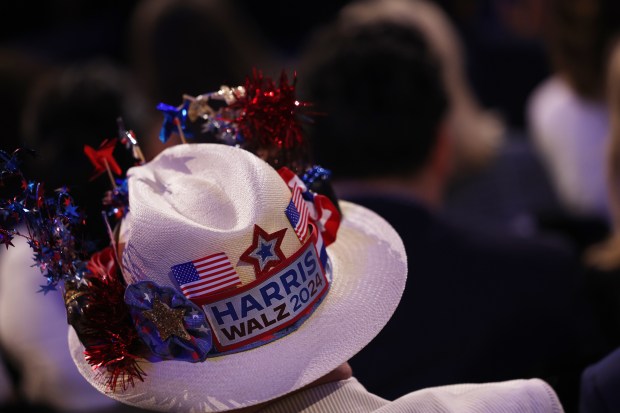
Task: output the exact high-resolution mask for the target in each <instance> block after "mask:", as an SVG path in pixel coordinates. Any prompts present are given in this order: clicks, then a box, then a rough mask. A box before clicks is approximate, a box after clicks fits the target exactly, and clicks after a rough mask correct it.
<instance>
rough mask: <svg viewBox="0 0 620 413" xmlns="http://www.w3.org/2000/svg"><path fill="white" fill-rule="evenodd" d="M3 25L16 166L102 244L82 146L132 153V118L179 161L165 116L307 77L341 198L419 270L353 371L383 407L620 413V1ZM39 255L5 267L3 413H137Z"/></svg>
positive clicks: (162, 10) (266, 11) (382, 3)
mask: <svg viewBox="0 0 620 413" xmlns="http://www.w3.org/2000/svg"><path fill="white" fill-rule="evenodd" d="M9 7H10V8H13V9H12V10H11V11H10V12H8V14H7V15H9V14H10V15H15V16H16V18H18V19H20V25H19V26H15V27H14V28H11V29H9V28H8V26H5V27H3V28H2V29H1V30H0V90H1V94H0V96H2V97H3V99H2V101H1V102H0V105H2V114H3V125H4V128H3V132H2V140H1V142H2V144H1V145H0V149H3V150H5V151H9V152H10V151H12V150H13V149H15V148H17V147H26V148H30V149H33V150H35V151H36V156H35V158H34V160H33V161H29V162H27V163H26V165H25V168H26V172H27V173H28V175H29V176H31V177H32V178H33V179H41V180H43V181H45V183H46V186H47V187H48V188H55V187H59V186H62V185H70V186H71V187H72V189H74V190H75V192H76V193H77V194H78V195H77V199H78V200H79V203H80V205H82V208H84V210H85V211H86V212H87V214H88V215H89V216H91V217H94V218H93V219H92V222H90V225H91V227H92V228H93V234H94V235H93V242H95V243H97V242H104V241H101V240H103V239H105V228H104V225H103V222H101V218H100V214H99V212H98V208H100V200H101V195H102V194H103V192H104V191H105V189H106V185H109V183H107V182H106V181H104V180H100V181H97V180H95V181H89V172H90V166H89V165H88V162H87V160H86V158H85V157H84V155H83V154H82V149H83V146H84V145H85V144H87V145H91V146H97V145H98V144H99V143H100V142H101V141H102V140H103V139H105V138H111V137H114V136H117V135H118V132H117V123H116V122H117V121H116V119H117V118H118V117H119V116H121V117H122V118H123V119H124V122H125V124H126V125H127V126H128V128H130V129H132V130H133V131H135V133H136V135H137V136H138V138H139V139H140V143H141V145H142V149H143V151H144V154H145V156H146V158H147V159H152V158H153V157H154V156H156V155H157V154H158V153H159V152H161V151H162V150H163V149H164V148H165V147H166V146H169V145H171V144H174V143H175V142H174V140H172V139H171V140H170V141H168V143H162V142H160V141H159V140H158V139H157V136H158V134H159V128H160V126H161V120H162V119H161V113H160V112H158V111H157V110H156V109H155V107H156V105H157V103H159V102H166V103H170V104H177V103H178V102H180V101H181V99H182V95H183V93H189V94H192V95H198V94H200V93H205V92H210V91H215V90H217V89H218V88H219V87H220V86H221V85H222V84H227V85H230V86H236V85H241V84H242V83H243V81H244V79H245V76H247V75H249V74H250V73H252V70H253V69H254V68H256V69H259V70H262V72H263V73H265V74H266V75H269V76H272V77H274V78H276V77H277V76H278V75H279V73H280V71H281V70H282V69H285V70H287V71H288V72H289V73H292V72H293V71H295V72H296V74H297V82H298V83H297V85H298V90H297V92H298V97H299V99H300V100H302V101H307V102H311V104H312V110H313V112H315V113H316V116H315V117H314V120H313V122H312V123H311V124H310V125H308V127H307V130H306V132H307V134H308V137H309V139H310V141H311V143H312V148H313V152H314V156H315V158H316V159H317V161H318V163H320V164H321V165H322V166H324V167H326V168H328V169H330V170H331V171H332V172H333V181H334V188H335V192H336V195H337V196H338V197H339V198H341V199H347V200H352V201H354V202H356V203H359V204H361V205H364V206H366V207H368V208H370V209H373V210H375V211H376V212H378V213H379V214H380V215H381V216H383V217H384V218H385V219H386V220H387V221H388V222H390V224H392V226H393V227H394V228H395V229H396V230H397V231H398V232H399V234H400V235H401V237H402V238H403V241H404V244H405V248H406V250H407V255H408V259H409V276H408V281H407V287H406V290H405V294H404V296H403V299H402V301H401V304H400V306H399V308H398V310H397V312H396V314H395V316H394V317H393V318H392V320H391V321H390V322H389V323H388V325H387V326H386V328H385V329H384V330H383V331H382V332H381V333H380V334H379V336H377V338H376V339H375V340H374V341H373V342H372V343H371V344H370V345H369V346H368V347H366V348H365V349H364V350H362V352H361V353H359V354H358V355H357V356H355V357H354V358H353V359H352V361H351V365H352V367H353V370H354V374H355V376H356V377H357V378H358V379H359V380H360V381H361V382H362V383H363V384H364V385H365V386H366V387H367V388H368V389H369V390H370V391H372V392H373V393H375V394H377V395H379V396H382V397H385V398H388V399H393V398H396V397H398V396H399V395H401V394H403V393H406V392H410V391H413V390H416V389H421V388H425V387H429V386H438V385H445V384H454V383H482V382H489V381H499V380H509V379H515V378H530V377H540V378H542V379H544V380H546V381H547V382H548V383H550V384H551V386H552V387H553V388H554V390H555V391H556V392H557V393H558V395H559V397H560V400H561V401H562V404H563V405H564V408H565V410H566V411H567V412H607V411H609V412H613V411H620V396H618V393H617V391H616V390H615V388H617V386H616V383H618V384H620V350H618V351H616V348H620V347H619V346H620V37H619V36H618V34H620V4H618V3H617V2H615V1H613V0H473V1H472V0H438V1H432V0H366V1H344V0H341V1H331V2H319V3H316V2H313V3H308V4H303V3H302V4H295V5H294V6H293V5H291V4H289V3H279V2H273V1H269V0H267V1H261V2H250V1H241V0H236V1H224V0H131V1H115V2H102V3H101V4H97V5H94V4H88V5H87V4H86V3H84V2H77V1H73V2H71V1H66V0H65V1H60V0H57V1H49V2H46V3H45V4H41V5H37V6H36V7H37V8H41V9H42V10H41V11H40V13H39V12H38V13H33V12H32V10H29V8H31V7H35V6H32V5H27V4H26V3H23V2H21V3H20V2H14V4H12V5H11V6H9ZM22 15H23V16H28V17H27V18H22ZM119 159H120V161H121V162H125V163H126V164H129V163H131V160H130V159H123V156H122V155H119ZM16 244H17V243H16ZM29 254H30V252H29V249H28V248H27V245H26V243H25V242H24V243H21V242H20V243H19V244H18V245H16V248H15V249H12V248H11V249H8V250H6V251H4V250H3V251H1V253H0V410H2V409H6V410H7V411H9V410H14V411H28V409H30V410H31V411H44V412H71V411H86V410H87V409H88V411H93V412H94V411H97V412H106V411H128V412H130V411H137V409H133V408H129V407H121V406H120V405H118V404H116V403H115V402H113V401H112V400H111V399H107V398H106V397H105V396H103V395H100V394H99V393H97V391H96V390H94V389H92V388H91V387H90V386H89V385H88V384H87V383H86V382H85V381H84V380H83V379H82V377H81V376H80V375H79V373H78V372H77V369H76V368H75V367H74V365H73V363H72V362H71V360H70V356H69V351H68V349H67V343H66V331H67V330H66V328H65V327H64V326H65V324H66V321H65V319H64V306H63V302H62V298H61V297H60V295H58V294H56V295H55V294H53V293H52V294H46V295H43V294H37V293H36V291H37V290H38V288H39V287H38V286H39V284H40V280H39V278H41V275H40V273H39V270H38V269H35V268H32V267H31V263H32V260H31V256H30V255H29ZM395 361H398V362H395ZM2 411H5V410H2Z"/></svg>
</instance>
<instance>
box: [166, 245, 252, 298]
mask: <svg viewBox="0 0 620 413" xmlns="http://www.w3.org/2000/svg"><path fill="white" fill-rule="evenodd" d="M172 274H173V275H174V278H175V279H176V280H177V282H178V283H179V286H180V287H181V292H183V294H184V295H185V296H186V297H187V298H189V299H191V300H196V299H199V298H203V297H206V296H209V295H211V294H214V293H217V292H220V291H222V290H225V289H228V288H230V287H232V286H236V285H239V284H241V280H240V279H239V275H238V274H237V272H236V271H235V269H234V268H233V266H232V264H231V263H230V261H229V260H228V257H227V256H226V254H224V253H223V252H220V253H217V254H213V255H208V256H206V257H204V258H200V259H198V260H194V261H190V262H187V263H185V264H178V265H175V266H173V267H172Z"/></svg>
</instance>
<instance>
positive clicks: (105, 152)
mask: <svg viewBox="0 0 620 413" xmlns="http://www.w3.org/2000/svg"><path fill="white" fill-rule="evenodd" d="M115 147H116V138H113V139H106V140H104V141H103V142H102V143H101V145H99V149H95V148H93V147H92V146H88V145H84V153H85V154H86V156H87V157H88V160H89V161H90V163H92V164H93V166H94V167H95V172H94V173H93V176H92V177H91V178H90V179H91V181H92V180H93V179H95V178H96V177H98V176H99V175H101V174H102V173H104V172H105V171H106V169H108V168H110V170H111V171H112V172H114V173H115V174H116V175H120V174H121V173H122V171H121V167H120V166H118V164H117V163H116V159H114V156H113V155H112V153H113V152H114V148H115ZM106 164H107V167H106Z"/></svg>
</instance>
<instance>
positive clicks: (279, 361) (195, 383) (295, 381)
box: [69, 202, 407, 412]
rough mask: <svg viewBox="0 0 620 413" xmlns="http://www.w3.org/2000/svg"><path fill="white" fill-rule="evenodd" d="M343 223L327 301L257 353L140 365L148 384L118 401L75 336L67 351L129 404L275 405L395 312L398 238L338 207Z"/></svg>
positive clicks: (401, 266) (358, 212) (357, 346)
mask: <svg viewBox="0 0 620 413" xmlns="http://www.w3.org/2000/svg"><path fill="white" fill-rule="evenodd" d="M340 206H341V208H342V213H343V220H342V223H341V227H340V230H339V232H338V238H337V240H336V242H334V243H333V244H332V245H330V246H329V247H328V248H327V251H328V254H329V257H330V260H331V265H332V271H333V281H332V285H331V287H330V290H329V292H328V294H327V295H326V297H325V299H324V300H323V302H322V303H321V305H320V306H319V307H318V308H317V309H316V311H315V312H314V314H313V315H312V316H311V317H310V318H309V319H308V320H306V321H305V323H304V324H303V325H302V326H301V327H300V328H299V329H298V330H297V331H295V332H293V333H291V334H289V335H287V336H285V337H282V338H281V339H279V340H276V341H274V342H271V343H269V344H267V345H264V346H260V347H257V348H254V349H252V350H248V351H244V352H240V353H236V354H230V355H225V356H222V357H214V358H209V359H207V360H206V361H205V362H202V363H187V362H182V361H164V362H159V363H150V362H143V363H140V366H141V367H142V369H143V370H144V371H145V372H146V374H147V376H146V377H145V381H144V382H140V381H138V382H136V384H135V386H134V387H129V388H127V389H126V390H124V391H123V390H117V391H116V392H114V393H112V392H109V391H108V390H107V389H106V388H105V382H104V380H102V377H101V376H100V373H98V372H97V371H96V370H93V369H92V367H91V366H90V365H89V364H88V363H87V362H86V360H85V358H84V347H83V346H82V344H81V343H80V341H79V339H78V338H77V335H76V334H75V332H74V331H73V329H72V328H70V329H69V347H70V350H71V355H72V357H73V360H74V362H75V363H76V365H77V367H78V369H79V371H80V373H81V374H82V375H83V376H84V377H85V378H86V379H87V380H88V381H89V382H90V383H91V384H92V385H93V386H95V387H96V388H97V389H98V390H99V391H101V392H103V393H105V394H107V395H108V396H109V397H112V398H114V399H116V400H119V401H121V402H123V403H126V404H129V405H133V406H137V407H140V408H145V409H151V410H160V411H175V412H184V411H187V412H189V411H200V412H219V411H226V410H231V409H237V408H242V407H247V406H251V405H255V404H258V403H262V402H265V401H269V400H272V399H275V398H277V397H279V396H282V395H284V394H287V393H290V392H292V391H294V390H296V389H299V388H301V387H303V386H305V385H307V384H309V383H312V382H313V381H315V380H316V379H318V378H320V377H322V376H324V375H325V374H327V373H329V372H330V371H332V370H334V369H335V368H336V367H338V366H339V365H341V364H342V363H344V362H345V361H347V360H349V359H350V358H351V357H352V356H353V355H355V354H356V353H357V352H358V351H360V350H361V349H362V348H363V347H364V346H366V344H368V343H369V342H370V341H371V340H372V339H373V338H374V337H375V336H376V335H377V334H378V333H379V331H381V329H382V328H383V326H384V325H385V324H386V323H387V321H388V320H389V319H390V317H391V316H392V314H393V313H394V310H395V309H396V307H397V305H398V303H399V301H400V298H401V296H402V293H403V290H404V288H405V281H406V278H407V257H406V254H405V249H404V246H403V243H402V241H401V239H400V237H399V236H398V234H397V233H396V231H395V230H394V229H393V228H392V227H391V226H390V225H389V224H388V223H387V222H386V221H385V220H384V219H383V218H381V217H380V216H379V215H377V214H376V213H374V212H372V211H370V210H368V209H366V208H363V207H361V206H359V205H355V204H352V203H349V202H340Z"/></svg>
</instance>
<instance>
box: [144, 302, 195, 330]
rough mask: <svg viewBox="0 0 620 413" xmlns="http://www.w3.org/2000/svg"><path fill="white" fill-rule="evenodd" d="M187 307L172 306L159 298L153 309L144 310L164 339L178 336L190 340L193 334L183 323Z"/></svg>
mask: <svg viewBox="0 0 620 413" xmlns="http://www.w3.org/2000/svg"><path fill="white" fill-rule="evenodd" d="M184 315H185V309H182V308H170V307H168V306H167V305H166V303H162V302H161V301H160V300H159V299H158V298H156V299H155V300H154V301H153V309H152V310H146V311H144V316H145V317H146V318H148V319H149V320H151V321H152V322H153V324H155V326H156V327H157V330H158V331H159V336H160V337H161V339H162V340H166V339H168V337H170V336H177V337H180V338H182V339H184V340H190V339H191V336H190V335H189V333H188V332H187V330H186V329H185V326H184V325H183V316H184Z"/></svg>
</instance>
